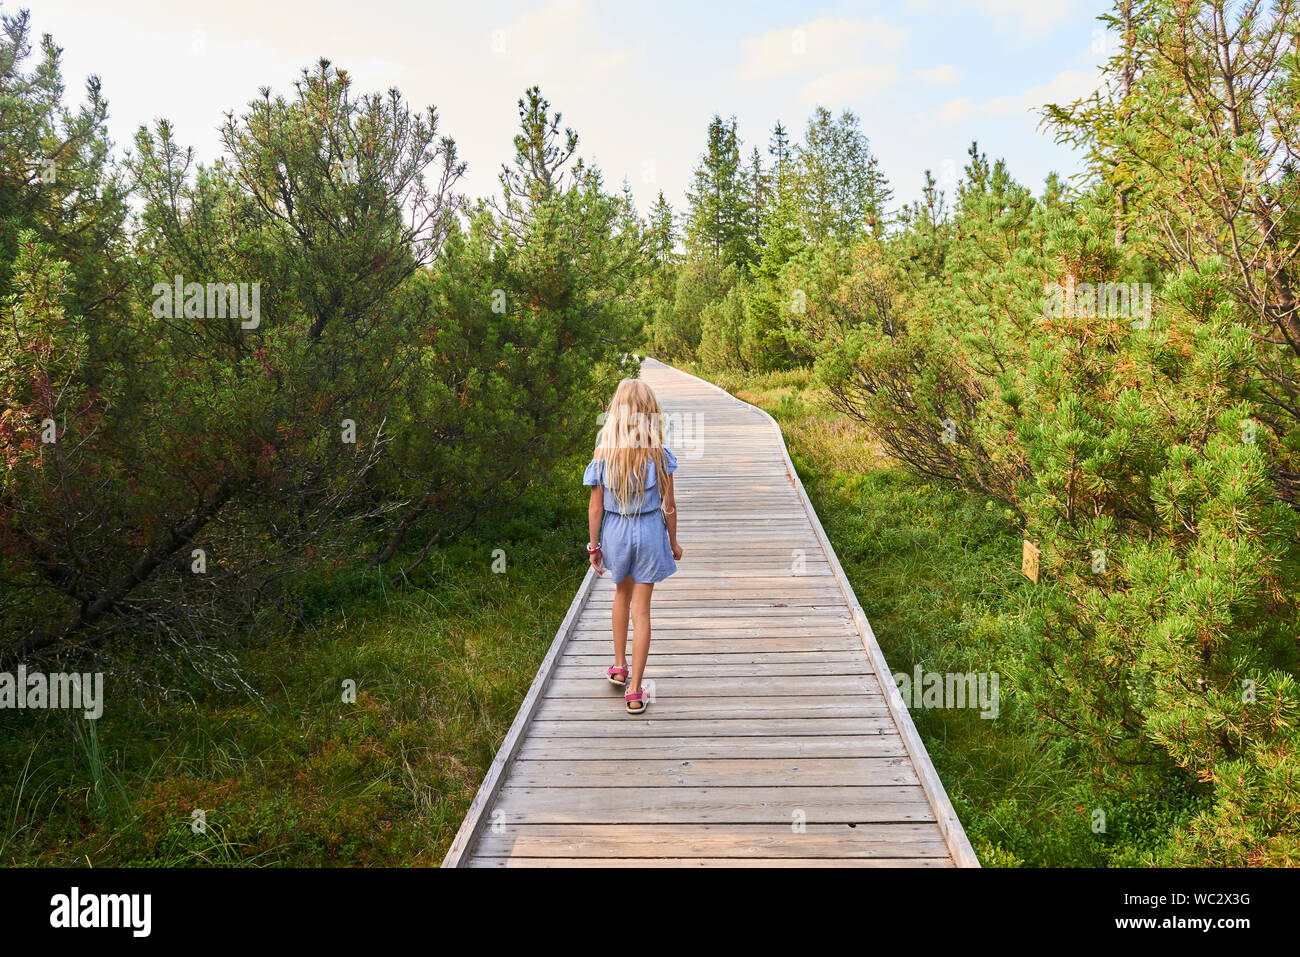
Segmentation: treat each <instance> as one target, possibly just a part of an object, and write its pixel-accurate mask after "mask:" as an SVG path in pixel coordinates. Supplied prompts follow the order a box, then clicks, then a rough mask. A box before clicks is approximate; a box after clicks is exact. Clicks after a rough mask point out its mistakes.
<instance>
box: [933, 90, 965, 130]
mask: <svg viewBox="0 0 1300 957" xmlns="http://www.w3.org/2000/svg"><path fill="white" fill-rule="evenodd" d="M974 108H975V104H974V103H972V102H971V100H970V98H969V97H965V96H963V97H961V98H960V99H957V100H949V101H948V102H947V103H945V104H943V106H941V107H939V109H938V111H937V112H936V113H935V115H934V122H936V123H942V124H945V125H946V124H949V123H961V122H963V121H964V120H965V119H966V118H967V117H968V116H970V115H971V112H972V111H973V110H974Z"/></svg>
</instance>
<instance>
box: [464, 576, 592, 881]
mask: <svg viewBox="0 0 1300 957" xmlns="http://www.w3.org/2000/svg"><path fill="white" fill-rule="evenodd" d="M595 581H596V570H595V569H594V568H591V567H588V568H587V576H586V577H585V578H583V580H582V584H581V585H579V586H578V593H577V594H576V595H574V596H573V601H572V603H570V605H569V611H568V614H566V615H565V616H564V621H562V622H560V628H559V630H558V631H557V632H556V633H555V640H554V641H552V642H551V648H550V650H549V651H547V652H546V657H545V658H543V659H542V664H541V667H539V668H538V669H537V676H536V677H534V678H533V683H532V686H531V687H530V688H529V689H528V694H527V695H526V696H525V697H524V700H523V703H522V704H521V705H520V706H519V713H518V714H516V715H515V720H514V722H513V723H512V724H511V725H510V730H509V731H507V732H506V736H505V739H504V740H503V741H502V742H501V747H500V748H498V749H497V756H496V757H495V758H493V759H492V764H491V766H490V767H489V768H488V770H487V774H486V775H484V777H483V783H482V784H481V785H480V786H479V789H478V793H477V794H475V795H474V800H473V802H472V803H471V804H470V806H469V810H468V811H466V812H465V820H463V821H461V823H460V830H458V831H457V832H456V839H455V840H454V841H452V842H451V847H450V848H448V849H447V856H446V857H444V858H443V859H442V866H443V867H463V866H465V865H466V864H467V863H468V858H469V856H470V851H471V849H472V848H473V846H474V844H475V842H476V841H477V840H478V836H479V833H480V832H481V831H482V830H483V824H484V822H485V821H486V820H487V810H488V807H489V805H491V804H492V802H493V801H495V800H496V796H497V793H498V792H499V791H500V790H501V785H502V783H503V782H504V780H505V772H506V768H507V767H508V766H509V765H510V762H511V761H513V760H514V757H515V755H516V754H518V753H519V746H520V745H521V744H523V741H524V734H525V732H526V731H527V730H528V725H529V723H530V722H531V721H532V720H533V713H534V712H536V711H537V707H538V705H540V704H541V702H542V694H543V693H544V692H545V691H546V686H547V685H548V684H549V683H550V680H551V673H552V672H553V671H554V670H555V663H556V662H557V661H558V660H559V658H560V655H561V653H562V652H563V651H564V646H565V644H567V643H568V640H569V636H570V635H571V634H573V626H574V625H575V624H576V623H577V621H578V613H579V612H580V611H582V607H583V605H585V604H586V603H587V597H588V596H589V595H590V594H591V586H592V585H593V584H594V583H595Z"/></svg>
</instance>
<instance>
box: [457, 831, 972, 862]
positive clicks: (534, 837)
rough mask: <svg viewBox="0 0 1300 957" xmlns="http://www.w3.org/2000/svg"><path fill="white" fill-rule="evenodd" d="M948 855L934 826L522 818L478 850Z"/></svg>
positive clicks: (491, 834)
mask: <svg viewBox="0 0 1300 957" xmlns="http://www.w3.org/2000/svg"><path fill="white" fill-rule="evenodd" d="M509 855H523V856H526V857H657V858H680V857H695V856H698V857H729V858H735V859H741V860H743V859H753V858H785V859H790V858H804V857H821V856H823V855H824V856H828V857H844V858H854V857H938V858H947V857H948V847H947V845H946V844H945V843H944V840H943V835H942V834H940V833H939V828H938V827H937V826H936V825H934V824H919V823H915V824H914V823H898V824H859V825H857V826H856V827H849V826H848V825H841V824H808V825H806V827H805V829H804V830H803V831H802V832H796V831H795V829H794V828H793V827H791V826H790V825H788V824H658V825H642V826H640V827H635V828H631V827H628V826H626V825H623V824H524V825H518V826H515V827H510V826H504V827H501V828H499V829H498V828H496V827H493V828H490V829H488V830H487V831H485V832H484V833H483V835H482V837H481V838H480V839H479V851H478V856H482V857H505V856H509Z"/></svg>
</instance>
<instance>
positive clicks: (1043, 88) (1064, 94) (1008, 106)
mask: <svg viewBox="0 0 1300 957" xmlns="http://www.w3.org/2000/svg"><path fill="white" fill-rule="evenodd" d="M1100 85H1101V76H1100V74H1098V73H1096V72H1091V73H1085V72H1082V71H1079V70H1066V71H1064V72H1062V73H1058V74H1056V76H1054V77H1052V79H1051V80H1049V81H1048V82H1046V83H1040V84H1039V85H1038V86H1031V87H1030V88H1029V89H1027V90H1024V91H1022V92H1020V93H1017V94H1015V95H1013V96H999V97H995V98H994V99H991V100H988V101H987V102H985V103H984V104H983V107H982V109H983V112H985V113H987V114H988V115H990V116H1010V115H1013V114H1016V113H1028V112H1029V111H1030V110H1035V109H1038V108H1039V107H1041V106H1042V105H1043V104H1045V103H1070V102H1072V101H1074V100H1077V99H1079V98H1080V97H1084V96H1087V95H1088V94H1089V93H1092V92H1093V91H1094V90H1096V89H1097V88H1098V86H1100Z"/></svg>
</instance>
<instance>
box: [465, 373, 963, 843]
mask: <svg viewBox="0 0 1300 957" xmlns="http://www.w3.org/2000/svg"><path fill="white" fill-rule="evenodd" d="M641 374H642V377H643V378H644V379H645V380H646V381H647V382H649V383H650V385H651V386H653V387H654V389H655V391H656V393H657V394H658V396H659V400H660V403H661V405H662V406H663V408H664V410H665V412H667V413H669V415H670V420H671V421H672V424H673V427H674V433H675V434H674V436H673V437H672V438H671V439H670V443H671V444H672V447H673V450H674V451H675V452H676V453H677V455H678V459H679V463H680V468H679V471H678V472H677V476H676V489H677V502H678V510H679V512H678V538H679V540H680V541H681V543H682V546H683V548H684V549H685V551H686V554H685V556H684V557H683V559H682V561H681V562H680V563H679V571H678V573H677V574H676V575H674V576H673V577H671V578H669V579H668V580H667V581H665V582H663V583H661V584H660V585H658V586H657V587H656V589H655V597H654V603H653V610H652V627H653V640H652V642H651V646H650V662H649V665H648V666H647V669H646V679H647V683H649V682H653V695H654V699H653V703H652V704H651V705H650V707H649V709H648V711H647V712H646V714H645V715H643V716H632V715H628V714H625V713H624V711H623V699H622V693H621V692H620V691H619V689H617V688H615V687H613V686H612V685H610V684H609V683H607V682H606V681H605V678H604V671H605V669H606V668H607V667H609V665H610V664H612V662H613V650H612V643H611V640H610V635H609V617H610V609H611V606H612V601H613V590H614V583H613V582H612V581H609V580H608V578H605V579H600V578H597V577H596V576H595V574H594V573H590V572H589V573H588V575H587V578H586V579H584V581H583V584H582V586H581V587H580V588H579V589H578V594H577V595H576V596H575V598H574V601H573V604H572V606H571V607H570V609H569V613H568V615H567V616H566V617H565V620H564V622H563V623H562V624H561V626H560V629H559V631H558V632H557V634H556V637H555V641H554V643H553V644H552V646H551V649H550V651H549V652H548V654H547V656H546V659H545V660H544V661H543V663H542V666H541V668H540V669H539V671H538V674H537V677H536V678H535V679H534V681H533V685H532V688H531V689H530V691H529V693H528V695H527V697H526V698H525V700H524V701H523V702H522V704H521V707H520V710H519V714H518V715H517V716H516V718H515V721H514V723H513V724H512V725H511V728H510V730H509V732H507V735H506V738H505V741H504V742H503V743H502V746H501V749H500V751H499V752H498V754H497V757H496V759H495V760H494V761H493V763H492V766H491V767H490V768H489V770H488V774H487V776H486V778H485V779H484V782H483V785H482V787H481V788H480V790H479V793H478V795H477V796H476V797H475V799H474V802H473V804H472V805H471V807H470V810H469V812H468V813H467V815H466V818H465V821H464V822H463V824H462V825H461V828H460V831H459V833H458V834H457V836H456V839H455V841H454V842H453V844H452V847H451V849H450V850H449V851H448V854H447V857H446V859H445V860H444V862H443V864H444V866H449V867H528V866H559V867H589V866H619V867H627V866H632V867H635V866H643V867H664V866H682V867H719V866H720V867H727V866H732V867H735V866H743V867H772V866H787V867H808V866H846V867H864V866H867V867H871V866H883V867H952V866H954V865H956V866H979V865H978V861H977V860H976V858H975V855H974V853H973V852H972V850H971V847H970V844H969V842H968V841H967V839H966V836H965V833H964V832H963V831H962V828H961V824H960V823H959V822H958V820H957V817H956V814H955V813H954V812H953V810H952V807H951V804H950V803H949V801H948V798H947V795H946V794H945V793H944V790H943V785H942V784H941V782H940V781H939V777H938V775H937V774H936V773H935V770H934V767H933V765H932V764H931V763H930V759H929V756H928V755H927V754H926V752H925V748H924V746H923V745H922V743H921V740H920V738H919V737H918V736H917V734H916V729H915V728H914V727H913V725H912V721H911V718H910V716H909V715H908V714H907V711H906V708H905V707H904V706H903V703H902V699H901V697H900V696H899V695H898V692H897V690H896V689H895V688H894V686H893V682H892V681H891V680H889V678H888V669H887V666H886V664H885V661H884V657H883V655H882V654H881V653H880V649H879V647H878V646H877V645H876V640H875V636H874V635H873V634H872V632H871V626H870V625H869V624H868V622H867V619H866V616H865V615H864V614H863V613H862V609H861V607H860V606H859V605H858V602H857V599H856V597H854V595H853V591H852V589H851V588H850V587H849V584H848V581H847V579H845V577H844V573H843V570H842V569H841V568H840V564H839V561H838V559H837V558H836V557H835V554H834V551H833V550H832V548H831V546H830V543H829V541H827V539H826V536H825V533H824V532H823V530H822V527H821V523H820V522H819V521H818V519H817V516H816V513H815V512H814V511H813V508H812V505H811V503H809V502H808V499H807V495H806V494H805V493H804V490H803V486H802V485H801V483H800V482H799V479H798V477H797V476H796V475H795V474H794V469H793V467H792V466H791V464H790V459H789V455H788V454H787V453H786V450H785V444H784V442H783V440H782V438H781V434H780V429H779V428H778V427H777V426H776V423H775V422H774V421H773V420H772V419H771V417H769V416H768V415H767V414H766V413H764V412H762V411H761V410H759V409H756V408H754V407H753V406H750V405H747V404H745V403H743V402H741V401H739V400H737V399H735V398H733V397H732V396H729V395H727V394H726V393H725V392H723V391H721V390H720V389H717V388H715V387H714V386H711V385H709V384H708V383H706V382H703V381H702V380H699V379H696V378H695V377H693V376H689V375H687V374H685V373H682V372H679V371H678V370H676V369H673V368H671V367H669V366H665V365H663V364H661V363H657V362H654V361H652V360H647V362H646V363H645V364H644V366H643V367H642V372H641ZM576 481H577V478H576V476H575V484H576ZM575 494H576V492H575ZM629 652H630V636H629ZM882 674H883V675H884V676H885V677H884V680H883V681H882V680H881V677H880V676H881V675H882Z"/></svg>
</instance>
